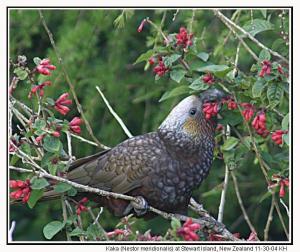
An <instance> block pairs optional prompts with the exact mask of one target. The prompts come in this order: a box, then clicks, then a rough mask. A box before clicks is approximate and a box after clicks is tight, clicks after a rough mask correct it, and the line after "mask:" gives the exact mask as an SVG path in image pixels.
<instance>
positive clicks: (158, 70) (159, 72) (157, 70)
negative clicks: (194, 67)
mask: <svg viewBox="0 0 300 252" xmlns="http://www.w3.org/2000/svg"><path fill="white" fill-rule="evenodd" d="M153 71H154V73H156V74H157V75H158V76H163V75H164V74H165V73H166V72H168V71H169V68H167V67H166V66H165V64H164V62H163V60H162V59H159V61H158V65H157V66H156V67H154V69H153Z"/></svg>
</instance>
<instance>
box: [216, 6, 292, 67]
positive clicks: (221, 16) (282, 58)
mask: <svg viewBox="0 0 300 252" xmlns="http://www.w3.org/2000/svg"><path fill="white" fill-rule="evenodd" d="M213 12H214V14H215V15H216V16H217V17H218V18H219V19H220V20H221V21H222V22H223V23H224V24H226V26H228V25H230V26H231V27H233V28H235V29H237V30H238V31H240V32H241V33H243V34H244V35H245V36H246V37H248V38H249V39H250V40H252V41H253V42H254V43H255V44H256V45H257V46H259V47H260V48H262V49H265V50H267V51H268V52H269V53H270V54H272V55H273V56H275V57H278V58H279V59H281V60H282V61H284V62H285V63H287V64H288V63H289V61H288V59H286V58H285V57H283V56H282V55H281V54H279V53H278V52H275V51H273V50H271V49H270V48H268V47H266V46H265V45H264V44H262V43H261V42H260V41H258V40H257V39H256V38H254V37H253V36H252V35H251V34H250V33H249V32H247V31H245V30H244V29H243V28H242V27H240V26H239V25H237V24H236V23H234V22H233V21H231V20H230V19H229V18H227V17H226V16H224V15H223V14H222V13H221V12H220V11H219V10H218V9H216V10H213ZM227 24H228V25H227Z"/></svg>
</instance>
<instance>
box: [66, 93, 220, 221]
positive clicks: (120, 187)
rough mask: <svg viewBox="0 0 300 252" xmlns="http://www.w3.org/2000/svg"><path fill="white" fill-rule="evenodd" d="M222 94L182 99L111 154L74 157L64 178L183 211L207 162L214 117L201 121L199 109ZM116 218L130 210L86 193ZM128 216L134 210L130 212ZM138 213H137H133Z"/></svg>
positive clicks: (126, 203) (125, 204) (209, 162)
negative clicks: (161, 118) (150, 128)
mask: <svg viewBox="0 0 300 252" xmlns="http://www.w3.org/2000/svg"><path fill="white" fill-rule="evenodd" d="M222 98H224V93H223V92H221V91H219V90H217V89H210V90H207V91H205V92H203V93H202V94H201V95H200V96H196V95H191V96H189V97H187V98H185V99H184V100H182V101H181V102H180V103H179V104H178V105H177V106H176V107H174V108H173V110H172V111H171V112H170V114H169V115H168V117H167V118H166V119H165V120H164V121H163V123H162V124H161V125H160V126H159V128H158V130H157V131H156V132H151V133H147V134H144V135H141V136H136V137H132V138H130V139H128V140H126V141H124V142H122V143H120V144H119V145H117V146H116V147H114V148H112V149H111V150H108V151H104V152H101V153H98V154H96V155H93V156H90V157H86V158H82V159H78V160H77V161H75V162H74V163H72V164H71V167H70V169H69V172H68V174H67V179H69V180H71V181H74V182H77V183H80V184H84V185H89V186H92V187H97V188H99V189H103V190H107V191H112V192H115V193H121V194H127V195H131V196H141V197H143V199H145V200H146V202H147V203H148V204H149V205H151V206H153V207H155V208H158V209H160V210H163V211H166V212H171V213H182V214H183V213H186V211H187V208H188V203H189V201H190V198H191V194H192V190H193V189H195V188H197V187H198V186H199V185H200V184H201V182H202V181H203V180H204V179H205V178H206V176H207V175H208V172H209V170H210V168H211V165H212V161H213V150H214V142H215V141H214V131H215V127H216V118H211V119H205V116H204V114H203V112H202V105H203V104H204V103H205V102H218V104H219V105H218V108H220V106H221V105H220V104H221V102H220V101H221V99H222ZM88 197H91V198H93V199H94V200H95V201H97V202H99V203H100V204H101V205H103V206H106V207H108V208H109V209H110V210H111V211H112V212H113V213H114V214H115V215H116V216H124V215H126V214H128V213H130V212H131V211H132V207H130V202H129V201H125V200H120V199H112V198H109V199H108V198H106V197H101V196H98V195H95V194H94V195H93V194H89V196H88ZM133 212H134V211H133ZM137 213H138V212H137Z"/></svg>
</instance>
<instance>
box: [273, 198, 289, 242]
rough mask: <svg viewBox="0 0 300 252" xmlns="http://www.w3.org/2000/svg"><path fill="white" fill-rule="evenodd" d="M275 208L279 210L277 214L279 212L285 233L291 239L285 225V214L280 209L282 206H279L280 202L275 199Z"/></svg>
mask: <svg viewBox="0 0 300 252" xmlns="http://www.w3.org/2000/svg"><path fill="white" fill-rule="evenodd" d="M275 208H276V211H277V214H278V217H279V220H280V222H281V225H282V227H283V230H284V233H285V235H286V238H287V239H289V232H288V230H287V228H286V226H285V223H284V220H283V216H282V214H281V211H280V208H279V205H278V202H277V201H276V200H275Z"/></svg>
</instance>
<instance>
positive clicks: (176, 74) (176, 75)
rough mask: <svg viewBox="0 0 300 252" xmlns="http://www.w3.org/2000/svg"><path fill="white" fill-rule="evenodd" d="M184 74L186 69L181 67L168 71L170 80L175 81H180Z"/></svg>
mask: <svg viewBox="0 0 300 252" xmlns="http://www.w3.org/2000/svg"><path fill="white" fill-rule="evenodd" d="M185 74H186V71H185V70H183V69H179V70H172V71H171V73H170V77H171V79H172V80H174V81H176V82H177V83H180V81H181V80H182V78H183V77H184V75H185Z"/></svg>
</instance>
